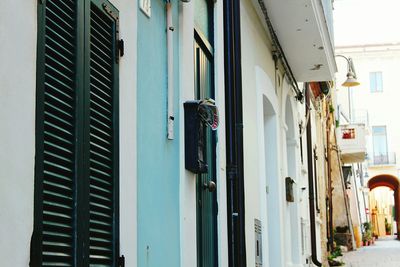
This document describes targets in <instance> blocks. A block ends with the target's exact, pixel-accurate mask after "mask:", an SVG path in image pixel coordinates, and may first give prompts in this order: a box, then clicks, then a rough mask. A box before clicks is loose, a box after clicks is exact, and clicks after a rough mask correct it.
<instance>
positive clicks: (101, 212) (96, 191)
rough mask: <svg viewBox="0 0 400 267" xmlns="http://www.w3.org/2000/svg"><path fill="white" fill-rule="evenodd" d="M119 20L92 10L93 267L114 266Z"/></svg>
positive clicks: (91, 186) (90, 225)
mask: <svg viewBox="0 0 400 267" xmlns="http://www.w3.org/2000/svg"><path fill="white" fill-rule="evenodd" d="M115 27H116V26H115V20H113V19H112V18H111V17H109V16H108V15H106V14H105V13H104V10H103V9H102V8H100V7H99V6H97V5H95V4H92V5H91V10H90V130H89V131H90V142H89V143H90V160H89V162H90V203H89V210H90V222H89V246H90V256H89V262H90V266H114V265H113V264H114V263H115V259H114V258H115V255H114V253H113V249H114V247H115V245H114V242H115V241H114V226H113V222H114V219H115V212H116V211H115V210H114V204H113V203H114V197H115V196H114V189H115V188H114V184H115V183H114V180H115V179H116V177H115V172H114V164H115V162H114V153H115V152H114V149H113V146H114V143H113V140H114V137H115V136H114V131H115V121H114V116H113V114H114V112H115V110H114V105H113V95H114V83H113V82H114V80H115V77H114V75H113V70H114V67H113V66H114V64H115V59H114V57H115V55H114V51H115V47H114V45H113V44H114V43H115V38H114V36H115Z"/></svg>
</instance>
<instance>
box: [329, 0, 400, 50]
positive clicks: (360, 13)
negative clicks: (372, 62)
mask: <svg viewBox="0 0 400 267" xmlns="http://www.w3.org/2000/svg"><path fill="white" fill-rule="evenodd" d="M333 6H334V10H333V16H334V31H335V46H336V47H338V46H348V45H361V44H362V45H365V44H382V43H400V0H335V1H334V3H333Z"/></svg>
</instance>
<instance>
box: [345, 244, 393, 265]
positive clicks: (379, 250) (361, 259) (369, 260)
mask: <svg viewBox="0 0 400 267" xmlns="http://www.w3.org/2000/svg"><path fill="white" fill-rule="evenodd" d="M343 261H344V262H345V263H346V264H345V265H344V266H346V267H400V241H398V240H395V239H394V238H393V237H386V238H380V239H379V240H377V241H375V244H374V245H372V246H367V247H361V248H359V249H357V250H356V251H350V252H348V253H344V255H343Z"/></svg>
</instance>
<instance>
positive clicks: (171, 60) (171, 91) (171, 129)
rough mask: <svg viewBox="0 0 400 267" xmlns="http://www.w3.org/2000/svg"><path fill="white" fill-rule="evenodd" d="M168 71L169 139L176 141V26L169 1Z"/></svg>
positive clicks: (167, 5) (167, 6) (167, 7)
mask: <svg viewBox="0 0 400 267" xmlns="http://www.w3.org/2000/svg"><path fill="white" fill-rule="evenodd" d="M166 10H167V51H168V59H167V62H168V63H167V69H168V85H167V87H168V99H167V102H168V104H167V105H168V107H167V111H168V112H167V113H168V115H167V116H168V118H167V138H168V139H169V140H173V139H174V119H175V117H174V80H173V79H174V43H173V40H174V38H173V34H172V33H173V32H174V26H173V25H172V6H171V1H169V0H168V1H167V4H166Z"/></svg>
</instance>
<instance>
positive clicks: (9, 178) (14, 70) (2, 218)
mask: <svg viewBox="0 0 400 267" xmlns="http://www.w3.org/2000/svg"><path fill="white" fill-rule="evenodd" d="M36 30H37V27H36V1H25V0H5V1H1V3H0V43H1V49H0V58H1V63H0V77H1V78H0V121H1V123H2V126H1V131H0V225H1V227H0V236H1V238H0V259H1V260H0V265H1V266H18V267H19V266H21V267H22V266H28V264H29V249H30V238H31V234H32V230H33V183H34V175H33V174H34V155H35V154H34V153H35V87H36V86H35V83H36Z"/></svg>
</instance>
